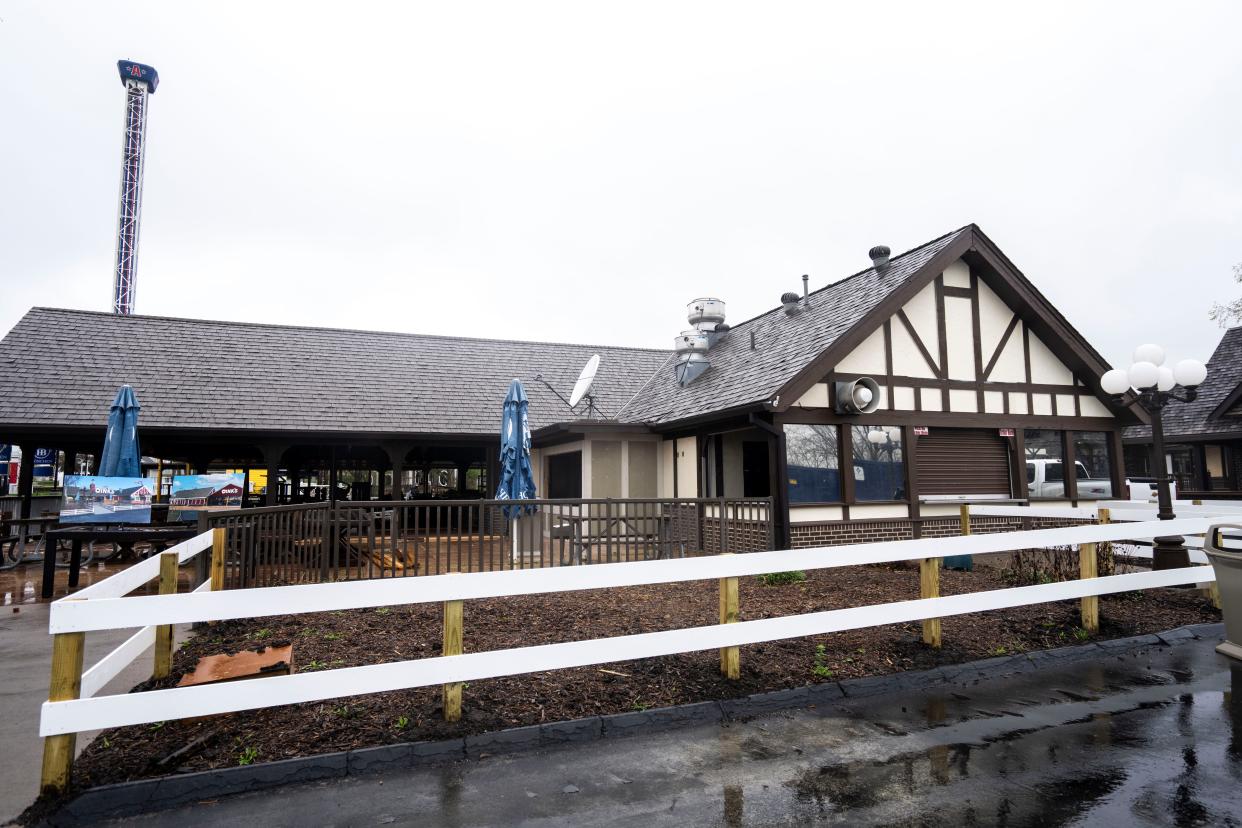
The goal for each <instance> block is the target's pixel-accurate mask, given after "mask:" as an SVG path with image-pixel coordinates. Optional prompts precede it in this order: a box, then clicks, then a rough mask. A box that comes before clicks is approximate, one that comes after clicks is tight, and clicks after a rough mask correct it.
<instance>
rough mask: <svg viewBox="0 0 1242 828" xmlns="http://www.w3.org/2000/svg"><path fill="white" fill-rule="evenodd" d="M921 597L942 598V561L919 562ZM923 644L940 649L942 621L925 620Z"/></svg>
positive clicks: (924, 559) (931, 559)
mask: <svg viewBox="0 0 1242 828" xmlns="http://www.w3.org/2000/svg"><path fill="white" fill-rule="evenodd" d="M919 597H920V598H939V597H940V559H939V558H923V559H922V560H921V561H919ZM923 643H924V644H929V645H931V646H932V647H934V648H936V649H940V619H939V618H924V619H923Z"/></svg>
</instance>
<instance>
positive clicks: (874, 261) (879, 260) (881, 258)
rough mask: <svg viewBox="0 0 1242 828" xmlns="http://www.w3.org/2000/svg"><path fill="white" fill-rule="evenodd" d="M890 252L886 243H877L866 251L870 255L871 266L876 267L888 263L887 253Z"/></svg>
mask: <svg viewBox="0 0 1242 828" xmlns="http://www.w3.org/2000/svg"><path fill="white" fill-rule="evenodd" d="M892 252H893V251H891V250H889V249H888V247H887V246H886V245H883V244H877V245H876V246H875V247H873V248H871V249H870V250H868V251H867V255H868V256H870V257H871V266H872V267H874V268H876V269H879V268H882V267H885V266H886V265H887V264H888V255H889V254H890V253H892Z"/></svg>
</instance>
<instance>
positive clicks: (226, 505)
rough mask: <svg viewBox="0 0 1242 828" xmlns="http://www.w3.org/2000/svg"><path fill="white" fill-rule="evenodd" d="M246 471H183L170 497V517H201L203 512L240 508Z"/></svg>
mask: <svg viewBox="0 0 1242 828" xmlns="http://www.w3.org/2000/svg"><path fill="white" fill-rule="evenodd" d="M244 483H245V474H243V473H240V472H239V473H228V474H179V475H176V476H175V477H173V482H172V491H171V492H170V493H169V497H168V519H169V520H197V519H198V513H199V512H217V511H223V510H226V509H240V508H241V505H242V485H243V484H244Z"/></svg>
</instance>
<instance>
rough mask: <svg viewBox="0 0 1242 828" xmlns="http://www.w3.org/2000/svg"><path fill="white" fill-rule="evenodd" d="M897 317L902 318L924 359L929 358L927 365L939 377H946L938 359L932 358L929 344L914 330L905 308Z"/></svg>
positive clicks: (898, 312) (899, 310) (902, 322)
mask: <svg viewBox="0 0 1242 828" xmlns="http://www.w3.org/2000/svg"><path fill="white" fill-rule="evenodd" d="M896 316H897V318H898V319H900V320H901V324H902V326H903V327H904V328H905V329H906V333H908V334H909V335H910V338H911V339H912V340H914V345H915V347H916V348H918V349H919V353H920V354H922V355H923V359H925V360H927V367H928V368H930V369H931V370H932V373H933V374H935V375H936V378H937V379H944V372H942V371H941V370H940V366H938V365H937V364H936V360H935V359H933V358H932V355H931V352H930V351H928V350H927V346H926V345H924V344H923V340H922V339H920V338H919V335H918V332H917V331H915V330H914V325H913V324H911V322H910V317H908V316H906V312H905V310H904V309H898V311H897V314H896Z"/></svg>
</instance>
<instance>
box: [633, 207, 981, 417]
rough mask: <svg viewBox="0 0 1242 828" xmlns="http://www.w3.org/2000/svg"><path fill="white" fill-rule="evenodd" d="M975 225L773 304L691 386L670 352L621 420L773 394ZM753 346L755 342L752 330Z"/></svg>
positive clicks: (736, 329)
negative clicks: (806, 300) (790, 303)
mask: <svg viewBox="0 0 1242 828" xmlns="http://www.w3.org/2000/svg"><path fill="white" fill-rule="evenodd" d="M971 230H972V227H971V226H967V227H963V228H959V229H957V230H954V231H953V232H951V233H949V234H947V235H944V236H941V237H940V238H938V239H934V240H932V241H930V242H927V243H926V244H924V245H922V246H920V247H916V248H914V249H913V250H910V251H907V252H906V253H903V254H901V255H900V256H895V257H893V258H892V259H891V260H890V262H889V264H888V266H887V267H885V268H883V269H881V270H877V269H876V268H868V269H867V270H864V271H861V272H859V273H856V274H854V275H853V276H850V277H848V278H846V279H842V280H841V281H839V282H835V283H833V284H831V285H828V286H827V287H825V288H822V289H820V290H817V291H815V292H814V293H812V294H811V307H810V309H809V310H806V311H803V312H802V313H798V314H796V315H794V316H788V315H786V314H785V312H784V311H783V310H782V309H781V308H775V309H773V310H770V311H768V312H767V313H764V314H762V315H760V316H757V317H755V318H754V319H750V320H747V321H746V322H742V323H740V324H738V325H735V326H733V327H732V328H731V329H730V330H729V332H728V333H727V334H725V336H724V337H722V338H721V339H720V341H719V342H717V343H716V344H715V345H713V346H712V348H711V350H710V351H709V352H708V354H707V356H708V359H709V360H710V361H711V366H712V367H711V368H710V369H709V370H708V371H707V373H705V374H703V375H702V376H701V377H699V378H698V379H696V380H695V381H694V382H692V383H691V384H690V385H689V386H687V387H686V388H679V387H678V385H677V382H676V380H675V378H674V376H673V356H672V355H670V356H669V358H668V359H667V360H666V361H665V364H664V365H663V366H662V367H661V368H660V370H659V371H657V372H656V374H655V375H654V376H653V377H652V378H651V380H650V381H649V382H648V383H647V384H646V385H645V386H644V387H643V389H642V391H641V392H640V393H639V394H638V395H637V396H635V398H634V399H633V400H632V401H631V402H630V404H629V405H627V406H626V407H625V408H624V409H622V410H621V412H620V414H619V418H620V419H626V420H637V421H642V422H649V423H667V422H672V421H675V420H681V419H685V418H687V417H693V416H695V415H698V414H705V413H709V412H712V411H721V410H726V409H731V408H736V407H740V406H746V405H751V404H758V403H762V402H766V401H767V400H770V399H772V397H773V395H775V394H776V393H777V392H778V391H779V390H780V389H781V388H782V387H783V386H784V385H785V383H787V382H788V381H789V380H791V379H793V377H794V376H795V375H796V374H797V373H798V372H799V371H801V370H802V369H803V368H804V367H806V366H807V365H808V364H809V363H810V362H811V361H812V360H814V359H815V357H817V356H818V355H819V354H820V353H821V352H823V351H824V350H825V349H826V348H828V347H829V346H831V345H832V343H833V342H835V341H836V340H837V338H838V337H840V336H842V335H843V334H844V333H845V332H846V331H848V330H850V329H851V328H852V327H854V325H856V324H857V323H858V322H859V321H860V320H862V318H863V317H864V316H866V315H867V313H869V312H870V311H871V310H872V309H873V308H875V307H876V306H877V305H878V304H880V302H881V301H883V299H884V298H885V297H886V296H888V295H889V293H891V292H892V291H893V290H894V289H896V288H897V287H899V286H900V285H902V284H903V283H905V281H906V280H907V279H909V278H910V277H911V276H913V275H914V274H915V273H917V272H918V270H919V269H920V268H921V267H922V266H923V265H924V264H926V263H927V262H928V260H930V259H931V258H932V257H933V256H935V255H936V254H937V253H938V252H940V251H941V250H942V249H944V248H945V247H947V246H949V245H950V244H952V243H953V242H954V241H955V240H956V239H957V238H959V237H960V236H961V235H962V234H963V233H970V232H971ZM752 335H753V336H754V339H755V347H754V349H753V350H752V348H751V336H752Z"/></svg>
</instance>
